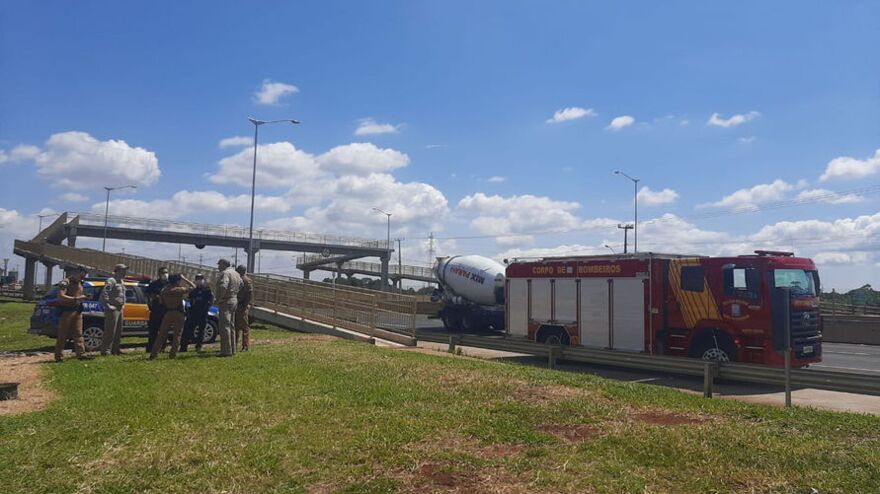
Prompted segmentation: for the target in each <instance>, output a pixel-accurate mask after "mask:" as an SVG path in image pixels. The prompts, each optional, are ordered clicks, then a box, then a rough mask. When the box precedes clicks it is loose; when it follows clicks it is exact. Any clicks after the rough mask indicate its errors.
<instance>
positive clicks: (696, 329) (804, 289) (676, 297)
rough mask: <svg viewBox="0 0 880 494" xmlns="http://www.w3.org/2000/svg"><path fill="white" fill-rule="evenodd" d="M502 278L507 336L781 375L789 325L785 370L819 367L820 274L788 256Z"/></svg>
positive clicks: (545, 264)
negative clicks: (766, 369) (768, 369)
mask: <svg viewBox="0 0 880 494" xmlns="http://www.w3.org/2000/svg"><path fill="white" fill-rule="evenodd" d="M506 274H507V277H506V281H505V284H506V286H505V295H506V304H505V307H506V311H505V312H506V313H505V317H506V327H507V333H508V334H509V335H511V336H520V337H526V338H528V339H531V340H534V341H537V342H543V343H556V344H562V345H583V346H587V347H593V348H604V349H611V350H621V351H630V352H645V353H649V354H661V355H672V356H682V357H695V358H702V359H714V360H721V361H738V362H751V363H758V364H765V365H774V366H781V365H782V362H783V356H782V355H781V354H780V353H777V350H779V349H781V347H782V341H783V340H784V337H782V335H783V334H784V333H783V331H784V326H785V318H786V317H789V318H790V319H789V323H790V326H789V328H790V335H791V347H792V365H794V366H804V365H807V364H810V363H814V362H819V361H821V355H822V346H821V340H822V320H821V317H820V315H819V298H818V296H819V275H818V272H817V271H816V266H815V264H814V263H813V261H812V260H810V259H807V258H800V257H794V255H793V254H792V253H789V252H777V251H756V252H755V254H753V255H744V256H738V257H705V256H685V255H676V254H657V253H638V254H622V255H607V256H580V257H564V258H563V257H555V258H543V259H537V260H513V261H512V262H510V263H508V266H507V273H506ZM778 288H788V290H787V293H788V294H789V295H788V297H789V301H788V303H787V304H786V303H783V302H785V301H784V300H782V301H781V300H780V297H784V296H785V295H782V294H783V293H786V291H783V290H778Z"/></svg>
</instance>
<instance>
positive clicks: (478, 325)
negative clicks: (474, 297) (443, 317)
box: [461, 314, 483, 331]
mask: <svg viewBox="0 0 880 494" xmlns="http://www.w3.org/2000/svg"><path fill="white" fill-rule="evenodd" d="M461 329H463V330H465V331H479V330H481V329H483V318H481V317H480V316H478V315H477V314H463V315H462V316H461Z"/></svg>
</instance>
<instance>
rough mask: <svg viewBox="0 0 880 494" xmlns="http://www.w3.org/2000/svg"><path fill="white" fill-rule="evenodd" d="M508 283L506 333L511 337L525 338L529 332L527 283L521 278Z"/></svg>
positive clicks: (510, 280)
mask: <svg viewBox="0 0 880 494" xmlns="http://www.w3.org/2000/svg"><path fill="white" fill-rule="evenodd" d="M507 281H508V290H509V293H508V294H507V297H508V306H507V310H508V315H509V316H508V317H509V322H508V324H510V327H509V328H508V329H507V332H508V333H509V334H511V335H513V336H526V335H527V334H528V332H529V289H528V282H527V281H526V280H525V279H522V278H510V279H508V280H507Z"/></svg>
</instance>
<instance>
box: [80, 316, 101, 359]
mask: <svg viewBox="0 0 880 494" xmlns="http://www.w3.org/2000/svg"><path fill="white" fill-rule="evenodd" d="M83 326H84V327H83V344H84V345H85V347H86V351H87V352H97V351H98V350H100V349H101V338H102V337H103V336H104V327H103V326H101V325H99V322H98V321H86V322H85V324H84V325H83Z"/></svg>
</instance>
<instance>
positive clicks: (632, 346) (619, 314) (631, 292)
mask: <svg viewBox="0 0 880 494" xmlns="http://www.w3.org/2000/svg"><path fill="white" fill-rule="evenodd" d="M612 286H613V290H614V310H613V313H614V335H613V338H612V341H613V348H614V349H615V350H631V351H639V352H640V351H643V350H644V349H645V284H644V283H643V282H642V279H641V278H616V279H615V280H614V283H613V284H612Z"/></svg>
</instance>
